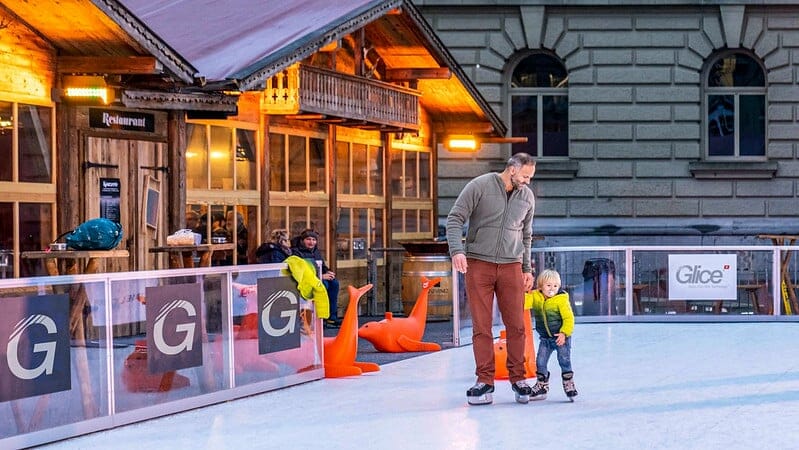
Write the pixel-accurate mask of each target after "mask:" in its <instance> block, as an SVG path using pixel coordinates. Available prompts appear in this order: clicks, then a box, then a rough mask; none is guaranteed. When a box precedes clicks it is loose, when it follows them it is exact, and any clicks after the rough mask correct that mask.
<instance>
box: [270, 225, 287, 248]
mask: <svg viewBox="0 0 799 450" xmlns="http://www.w3.org/2000/svg"><path fill="white" fill-rule="evenodd" d="M271 238H272V242H274V243H275V244H280V243H281V242H283V241H288V240H289V232H288V230H286V229H284V228H278V229H276V230H272V235H271Z"/></svg>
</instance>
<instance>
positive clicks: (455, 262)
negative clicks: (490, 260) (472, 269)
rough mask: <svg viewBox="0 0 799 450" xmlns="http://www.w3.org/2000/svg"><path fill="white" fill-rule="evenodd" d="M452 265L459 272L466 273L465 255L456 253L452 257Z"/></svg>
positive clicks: (467, 265)
mask: <svg viewBox="0 0 799 450" xmlns="http://www.w3.org/2000/svg"><path fill="white" fill-rule="evenodd" d="M452 267H453V268H454V269H455V270H456V271H457V272H460V273H466V269H468V268H469V264H468V263H467V262H466V255H464V254H463V253H458V254H457V255H455V256H453V257H452Z"/></svg>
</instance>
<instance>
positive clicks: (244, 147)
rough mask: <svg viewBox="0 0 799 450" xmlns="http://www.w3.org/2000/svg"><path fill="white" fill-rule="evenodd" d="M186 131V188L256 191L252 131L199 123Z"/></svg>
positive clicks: (253, 132)
mask: <svg viewBox="0 0 799 450" xmlns="http://www.w3.org/2000/svg"><path fill="white" fill-rule="evenodd" d="M186 130H187V134H188V145H187V148H186V188H187V189H219V190H224V191H233V190H256V189H257V183H256V179H257V175H258V174H257V167H256V160H255V155H256V153H257V144H256V142H255V130H253V129H249V130H248V129H238V128H231V127H226V126H217V125H206V124H202V123H188V124H187V125H186ZM234 180H235V182H234Z"/></svg>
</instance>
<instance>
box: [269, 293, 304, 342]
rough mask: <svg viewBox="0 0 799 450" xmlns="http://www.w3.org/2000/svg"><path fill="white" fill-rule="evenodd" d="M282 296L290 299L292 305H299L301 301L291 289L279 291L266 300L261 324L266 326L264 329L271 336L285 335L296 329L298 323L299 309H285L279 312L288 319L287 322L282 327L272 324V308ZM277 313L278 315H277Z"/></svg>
mask: <svg viewBox="0 0 799 450" xmlns="http://www.w3.org/2000/svg"><path fill="white" fill-rule="evenodd" d="M281 298H285V299H286V300H288V301H289V303H290V304H291V305H297V304H298V303H299V301H298V300H297V296H296V295H294V293H292V292H291V291H285V290H281V291H277V292H275V293H273V294H272V295H270V296H269V298H267V299H266V301H265V302H264V309H263V311H261V326H262V327H263V328H264V331H266V333H267V334H268V335H270V336H275V337H279V336H285V335H287V334H289V333H291V332H292V330H294V327H295V325H296V323H297V309H296V307H295V308H292V309H285V310H282V311H279V312H277V314H279V315H280V317H282V318H285V319H288V321H287V322H286V324H285V325H284V326H283V327H281V328H275V327H273V326H272V321H271V316H272V314H273V313H272V308H274V307H275V306H276V304H277V301H278V300H279V299H281ZM277 314H276V315H277Z"/></svg>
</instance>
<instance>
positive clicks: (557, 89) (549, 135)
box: [508, 53, 569, 157]
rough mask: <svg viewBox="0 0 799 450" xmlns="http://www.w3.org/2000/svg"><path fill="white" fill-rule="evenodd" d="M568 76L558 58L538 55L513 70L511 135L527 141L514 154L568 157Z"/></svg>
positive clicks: (515, 149)
mask: <svg viewBox="0 0 799 450" xmlns="http://www.w3.org/2000/svg"><path fill="white" fill-rule="evenodd" d="M568 86H569V76H568V74H567V73H566V68H565V67H564V66H563V64H562V63H561V62H560V61H559V60H558V59H557V58H555V57H552V56H550V55H548V54H545V53H536V54H533V55H530V56H527V57H525V58H524V59H522V60H521V61H520V62H519V64H517V65H516V67H515V68H514V69H513V76H512V77H511V80H510V87H509V89H508V91H509V94H510V116H511V135H512V136H514V137H522V136H526V137H527V142H526V143H522V144H513V153H519V152H526V153H529V154H531V155H533V156H538V157H541V156H544V157H566V156H569V95H568Z"/></svg>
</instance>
